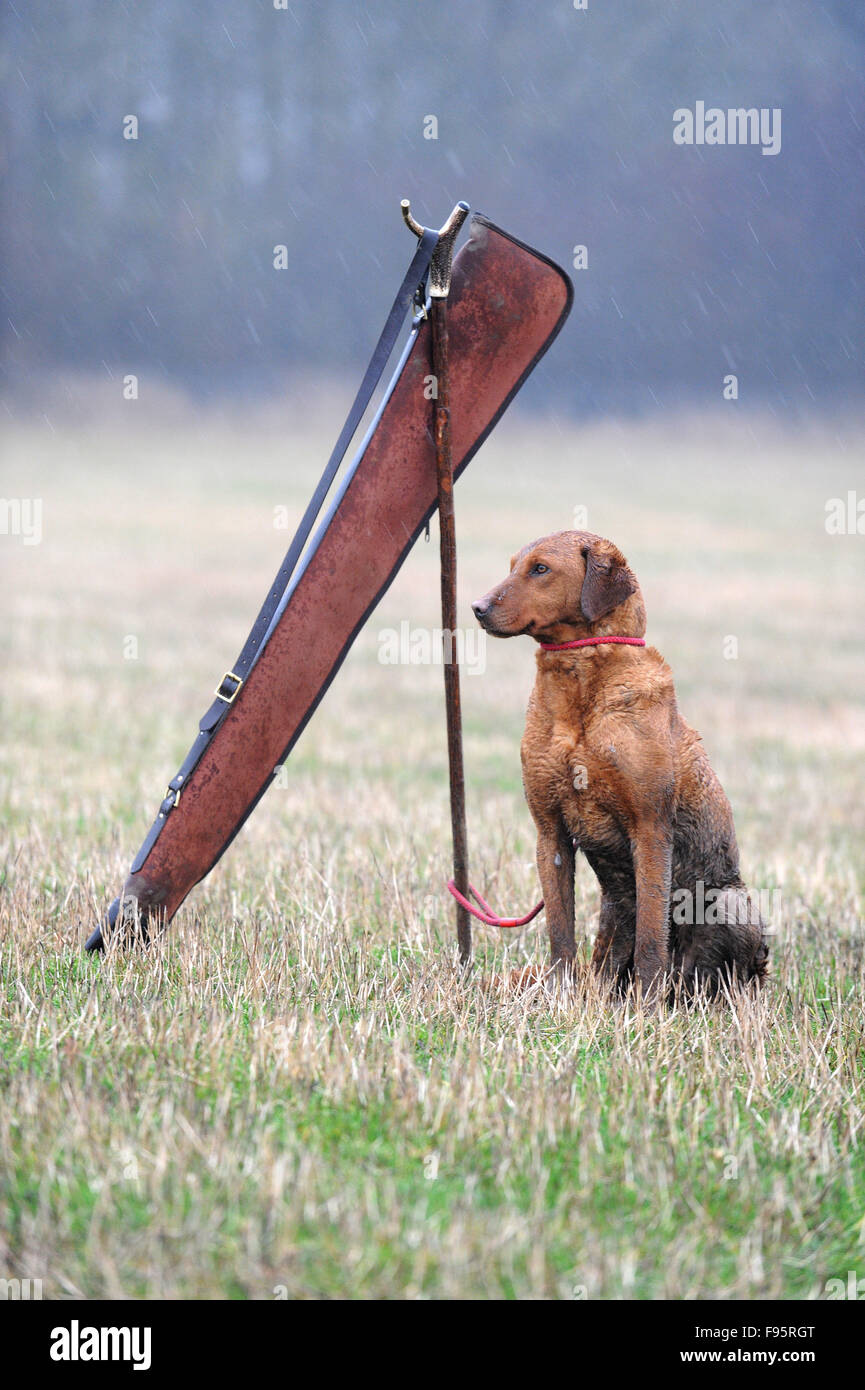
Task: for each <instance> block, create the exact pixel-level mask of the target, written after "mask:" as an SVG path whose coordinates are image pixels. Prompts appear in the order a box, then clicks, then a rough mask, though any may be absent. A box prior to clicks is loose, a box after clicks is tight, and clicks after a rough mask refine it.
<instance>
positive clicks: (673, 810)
mask: <svg viewBox="0 0 865 1390" xmlns="http://www.w3.org/2000/svg"><path fill="white" fill-rule="evenodd" d="M473 609H474V613H475V616H476V617H477V619H478V621H479V622H480V623H481V625H482V626H483V627H484V628H485V629H486V631H487V632H489V633H491V634H492V635H493V636H496V637H516V636H519V635H521V634H528V635H529V636H531V637H534V638H535V640H536V641H538V642H540V643H543V644H560V643H565V642H572V641H575V640H578V639H586V638H597V637H601V636H622V637H642V636H643V634H644V633H645V631H646V609H645V605H644V603H643V596H642V594H641V593H640V586H639V584H638V583H637V580H636V578H635V576H634V574H633V573H632V571H631V570H630V569H629V568H628V564H627V561H626V560H625V557H624V556H623V555H622V553H621V551H619V550H618V549H617V548H616V547H615V546H614V545H613V544H612V543H611V542H610V541H607V540H604V539H602V538H601V537H600V536H593V535H590V534H589V532H587V531H560V532H558V533H557V534H556V535H553V536H547V537H545V539H543V540H540V541H535V542H534V544H532V545H527V546H526V547H525V548H524V549H523V550H521V551H519V553H518V554H517V555H515V556H514V557H513V559H512V560H511V572H510V574H509V576H508V578H507V579H505V580H504V581H503V582H502V583H501V584H497V585H496V586H495V588H494V589H491V590H490V592H489V593H488V594H487V595H486V597H485V598H483V599H481V600H480V601H479V602H478V603H475V604H474V605H473ZM522 764H523V782H524V785H525V790H526V799H527V801H528V803H529V809H530V810H531V813H532V816H533V818H534V821H535V826H536V828H537V832H538V872H539V874H540V880H541V888H542V890H543V895H544V901H545V903H546V914H547V925H548V928H549V934H550V947H551V951H552V960H553V964H554V965H557V966H559V967H560V968H561V967H564V968H565V969H567V968H568V967H569V965H570V962H572V961H573V959H574V955H575V950H576V944H575V940H574V850H575V849H580V850H582V852H583V853H584V854H585V856H586V858H587V859H588V861H589V863H590V864H591V866H592V868H593V870H594V872H595V874H596V875H597V877H598V880H599V882H600V885H601V914H600V926H599V930H598V936H597V940H596V942H595V948H594V953H593V956H592V962H593V964H594V966H595V968H596V969H598V970H599V971H600V972H602V973H603V974H606V975H607V976H609V977H610V978H612V979H614V980H615V981H617V982H618V983H619V984H624V983H625V982H627V981H628V980H630V979H631V978H632V977H633V976H634V974H636V977H637V979H638V980H639V982H640V984H641V986H642V989H643V992H644V995H648V994H650V993H652V992H653V991H654V990H655V989H656V988H657V986H658V984H659V982H660V981H661V980H662V978H663V977H664V976H666V977H667V978H668V979H670V980H673V979H679V980H681V981H682V983H683V984H684V985H685V986H686V987H687V988H688V989H693V988H695V987H698V986H703V987H705V988H707V989H708V990H709V991H710V992H715V991H717V990H718V988H719V987H720V986H721V985H722V983H724V982H733V981H735V980H739V981H743V980H750V979H757V980H759V979H761V978H762V977H763V975H764V974H765V972H766V960H767V957H768V948H767V945H766V941H765V928H764V926H763V923H762V921H761V919H760V915H759V912H758V911H757V910H756V907H755V906H754V905H753V904H752V902H751V900H750V898H749V896H748V892H747V889H746V888H745V885H744V884H743V882H742V879H741V878H740V876H739V851H738V848H737V846H736V832H735V829H734V826H733V816H732V812H731V810H730V803H729V802H728V800H727V798H726V796H725V795H724V791H723V789H722V787H721V785H720V783H719V781H718V779H717V777H716V776H715V774H714V772H713V771H712V768H711V766H710V765H709V760H708V757H707V756H706V753H705V750H704V749H703V745H702V743H701V742H700V736H699V734H697V733H695V732H694V730H693V729H691V728H690V727H689V726H688V725H687V724H686V723H685V721H684V719H683V718H682V716H681V715H680V714H679V710H678V706H677V704H676V693H675V690H674V687H673V677H672V673H671V671H670V668H669V667H668V666H667V665H666V663H665V662H664V660H663V658H662V657H661V655H660V653H659V652H657V651H656V650H655V648H654V647H646V646H631V645H619V644H601V645H591V646H582V647H578V648H571V649H567V650H564V651H545V650H543V647H542V649H541V650H540V651H539V652H538V655H537V677H536V680H535V687H534V690H533V692H532V696H531V699H530V701H529V707H528V714H527V718H526V730H525V735H524V737H523V742H522Z"/></svg>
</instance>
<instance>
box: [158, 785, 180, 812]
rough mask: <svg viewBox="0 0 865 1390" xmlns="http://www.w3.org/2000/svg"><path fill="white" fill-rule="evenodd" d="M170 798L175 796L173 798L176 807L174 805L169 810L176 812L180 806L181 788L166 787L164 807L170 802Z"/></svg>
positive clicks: (163, 799) (163, 800)
mask: <svg viewBox="0 0 865 1390" xmlns="http://www.w3.org/2000/svg"><path fill="white" fill-rule="evenodd" d="M170 796H173V797H174V805H173V806H170V807H169V810H170V811H174V810H176V808H177V807H178V806H179V805H180V788H179V787H166V788H165V795H164V797H163V798H162V802H163V805H164V804H165V802H166V801H167V800H168V798H169V797H170Z"/></svg>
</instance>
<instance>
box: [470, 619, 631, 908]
mask: <svg viewBox="0 0 865 1390" xmlns="http://www.w3.org/2000/svg"><path fill="white" fill-rule="evenodd" d="M608 643H614V644H616V645H618V646H621V647H645V645H646V639H645V637H580V638H579V639H578V640H577V641H576V642H541V644H540V647H541V651H542V652H566V651H570V650H571V648H573V647H600V646H605V645H606V644H608ZM448 892H449V893H450V894H452V896H453V897H455V898H456V900H457V902H458V903H459V904H460V906H461V907H464V908H465V909H466V912H470V913H471V914H472V916H473V917H476V918H477V919H478V921H479V922H483V923H484V925H485V926H487V927H524V926H526V924H527V923H528V922H531V921H533V920H534V918H535V917H537V915H538V913H539V912H540V911H541V910H542V909H543V906H544V904H543V902H539V903H538V905H537V907H533V908H532V910H531V912H527V913H526V915H525V917H499V916H498V915H497V914H496V913H495V912H493V910H492V908H491V907H490V905H489V903H488V902H486V901H485V899H484V898H482V897H481V895H480V893H479V892H478V890H477V888H473V887H472V885H471V884H469V892H470V893H471V895H472V897H473V898H474V899H475V900H476V901H477V902H479V903H480V905H481V907H482V908H483V912H478V910H477V908H476V907H472V905H471V903H470V902H469V900H468V898H465V897H463V895H462V893H461V892H460V890H459V889H458V888H457V886H456V884H455V883H454V881H453V879H450V881H449V882H448Z"/></svg>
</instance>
